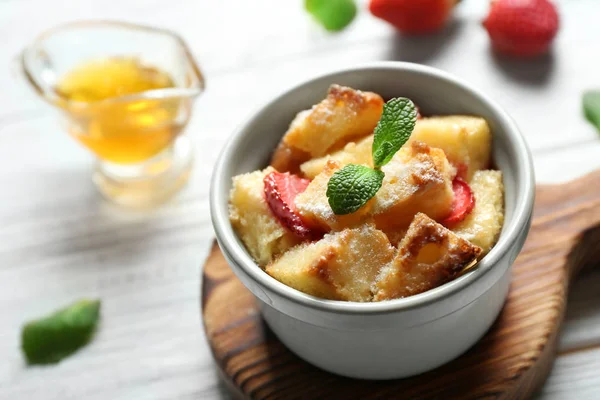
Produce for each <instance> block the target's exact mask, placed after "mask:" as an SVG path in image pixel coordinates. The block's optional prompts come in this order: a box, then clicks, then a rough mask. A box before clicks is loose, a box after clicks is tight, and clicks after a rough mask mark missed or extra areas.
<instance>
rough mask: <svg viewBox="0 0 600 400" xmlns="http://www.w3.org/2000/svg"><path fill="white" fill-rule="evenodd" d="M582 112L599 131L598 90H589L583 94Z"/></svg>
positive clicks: (599, 104) (599, 106)
mask: <svg viewBox="0 0 600 400" xmlns="http://www.w3.org/2000/svg"><path fill="white" fill-rule="evenodd" d="M583 112H584V114H585V117H586V118H587V120H588V121H590V122H591V123H592V124H594V126H595V127H596V129H598V132H600V90H589V91H587V92H585V93H584V94H583Z"/></svg>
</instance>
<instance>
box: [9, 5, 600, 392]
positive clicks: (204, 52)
mask: <svg viewBox="0 0 600 400" xmlns="http://www.w3.org/2000/svg"><path fill="white" fill-rule="evenodd" d="M485 3H486V2H476V1H468V0H465V1H464V2H463V5H462V6H461V9H460V12H459V19H461V20H463V21H464V22H463V23H462V24H460V25H458V26H457V28H455V29H454V30H451V31H450V33H451V35H450V37H449V38H448V39H441V38H439V37H438V38H435V37H434V38H430V39H403V38H400V37H398V36H397V35H395V34H394V33H393V32H392V31H391V29H389V28H388V27H387V26H386V25H384V24H382V23H380V22H379V21H376V20H375V19H373V18H371V17H370V16H368V15H367V14H365V13H363V14H362V15H361V16H360V18H359V19H358V20H357V22H356V24H354V25H353V26H352V27H351V28H350V30H348V31H347V32H344V33H343V34H341V35H333V36H328V35H324V34H323V33H322V32H321V31H320V30H318V29H317V28H315V27H314V25H312V24H311V23H310V21H309V20H307V18H306V17H305V15H304V14H303V13H302V11H301V10H300V6H299V4H300V2H295V3H293V2H283V1H281V0H261V1H258V0H256V1H253V2H248V1H241V0H240V1H223V2H218V4H217V3H215V2H205V1H192V0H172V1H168V2H166V1H163V0H151V1H148V0H126V1H124V0H121V1H119V2H106V1H90V0H71V1H61V2H53V3H50V2H47V1H46V0H21V1H14V0H5V1H2V2H0V34H2V37H3V41H2V43H0V61H2V62H0V89H1V90H2V91H1V93H0V144H1V145H0V160H2V161H3V162H4V164H3V166H4V168H0V186H1V187H2V188H3V198H2V202H1V203H0V204H1V205H2V206H1V207H0V220H2V221H3V223H2V225H0V315H2V316H3V319H2V321H0V339H2V340H0V354H2V355H3V357H2V359H0V398H4V397H7V398H27V399H34V400H35V399H65V398H66V399H70V398H73V399H75V398H77V399H79V398H86V399H106V398H111V399H163V398H164V399H172V398H176V399H187V398H190V399H191V398H216V397H217V396H219V394H220V393H221V389H220V387H219V385H218V383H217V379H216V375H215V373H214V370H213V366H212V362H211V359H210V355H209V351H208V349H207V347H206V344H205V342H204V338H203V336H202V333H201V326H200V320H199V309H198V301H199V300H198V276H199V271H198V268H199V265H200V264H201V261H202V259H203V257H204V255H205V254H206V251H207V249H208V247H209V245H210V241H211V238H212V228H211V227H210V222H209V216H208V206H207V199H206V196H207V190H208V177H209V175H210V170H211V166H212V163H213V162H214V159H215V157H216V153H217V152H216V149H217V148H219V147H220V146H221V145H222V144H223V143H224V141H225V140H226V137H227V135H228V134H229V133H230V132H231V131H232V130H233V129H234V128H235V126H236V125H237V124H238V123H239V122H240V121H241V120H242V119H243V118H244V117H245V116H247V115H248V113H250V112H251V111H252V110H253V109H254V108H255V107H256V106H257V105H258V104H260V103H261V102H263V101H265V100H267V99H268V98H269V97H270V96H271V95H272V94H274V93H277V92H280V91H282V90H283V89H285V88H287V87H289V86H291V85H292V84H294V83H296V82H297V81H300V80H302V79H304V78H306V77H309V76H311V75H313V74H316V73H319V72H321V71H323V70H325V69H331V68H334V67H339V66H345V65H351V64H355V63H360V62H367V61H375V60H389V59H401V60H408V61H417V62H422V63H425V64H430V65H433V66H437V67H440V68H444V69H446V70H448V71H450V72H453V73H455V74H457V75H458V76H460V77H463V78H465V79H467V80H469V81H471V82H473V83H474V84H475V85H477V86H479V87H480V88H481V89H483V90H485V91H486V92H488V93H489V94H490V95H492V96H493V97H495V98H497V99H498V101H499V102H500V103H502V104H503V105H504V106H505V107H506V108H507V109H508V110H509V112H510V113H511V114H512V115H513V116H514V117H515V119H516V120H517V122H518V123H519V125H520V126H521V127H522V129H523V131H524V133H525V135H526V136H527V139H528V141H529V143H530V145H531V146H532V148H533V149H534V151H535V163H536V173H537V176H538V178H539V180H540V181H543V182H553V181H561V180H566V179H571V178H573V177H576V176H578V175H580V174H582V173H584V172H587V171H589V170H591V169H593V168H597V167H600V157H598V154H600V153H598V150H600V144H599V141H598V140H597V136H596V133H595V132H594V131H593V129H592V128H591V127H590V126H588V125H587V123H586V122H585V121H584V120H583V118H582V117H581V115H580V109H579V108H580V105H579V101H580V95H581V91H582V90H583V89H585V88H588V87H592V86H594V85H596V84H597V79H596V75H597V73H596V69H597V68H596V66H595V65H594V63H592V62H589V58H590V57H591V56H590V55H593V54H595V49H596V43H595V41H596V40H595V39H596V38H597V37H598V34H599V33H600V26H598V25H597V24H596V22H595V16H596V15H597V12H595V11H597V10H598V8H597V7H598V6H597V5H595V3H594V2H593V0H585V1H584V0H580V1H578V2H565V1H563V2H561V4H562V8H563V16H564V29H563V31H562V32H561V36H560V37H559V41H558V43H557V48H556V52H555V57H554V59H553V63H552V68H551V69H548V70H549V72H548V71H546V73H545V78H544V79H540V78H539V75H540V74H542V73H544V72H545V70H546V68H545V67H544V66H543V65H541V64H539V63H518V64H517V63H506V62H499V61H498V60H496V59H494V58H493V57H492V56H491V55H490V53H489V52H488V51H487V38H486V37H485V33H484V32H483V31H482V29H481V28H480V26H479V23H478V21H479V20H480V19H481V16H482V15H483V13H484V12H485V9H486V5H485ZM32 10H34V11H35V12H33V11H32ZM89 17H95V18H100V17H102V18H121V19H122V18H126V19H129V20H132V21H137V22H141V23H147V24H152V25H162V26H165V27H168V28H172V29H176V30H178V31H179V32H181V33H182V34H183V35H184V37H185V38H186V39H187V40H188V41H189V42H190V44H191V46H192V48H193V51H194V53H195V54H196V56H197V58H198V59H199V60H200V61H201V64H202V65H203V66H204V67H205V70H206V72H207V78H208V91H207V92H206V94H205V96H203V97H202V98H201V99H200V100H199V102H198V105H197V107H196V112H195V117H194V120H193V122H192V124H191V125H190V127H189V133H190V134H191V136H192V137H193V138H194V140H195V142H196V147H197V151H196V153H197V160H199V163H198V165H197V168H196V171H195V175H194V176H193V178H192V182H191V184H190V186H189V187H188V188H187V189H186V191H185V192H184V193H182V194H181V196H179V197H178V198H177V199H176V200H175V201H173V202H172V203H171V204H169V205H167V206H165V207H163V208H161V209H159V210H157V211H155V212H151V213H131V212H126V211H123V210H119V209H117V208H115V207H112V206H110V205H107V204H105V203H103V202H101V201H99V198H98V196H97V194H96V193H95V192H94V190H93V188H92V186H91V183H90V181H89V174H90V173H91V159H90V157H89V156H88V155H87V154H86V152H85V151H82V150H81V149H80V148H78V146H77V145H76V144H75V143H73V142H72V141H71V139H70V138H68V137H67V136H66V135H65V134H64V132H62V131H61V129H60V127H59V126H58V124H57V123H56V121H55V118H54V116H53V114H52V113H51V112H50V110H48V108H47V107H45V105H44V104H43V103H41V102H39V101H36V100H35V99H34V97H33V96H32V95H31V93H29V92H27V90H26V89H24V87H23V86H22V84H21V83H20V82H17V81H15V79H14V77H11V76H10V75H9V73H10V70H9V68H10V64H9V61H10V59H11V57H12V56H13V55H14V54H16V53H17V52H18V51H19V49H20V48H22V46H24V45H25V44H26V43H27V42H28V41H29V40H31V39H32V38H33V37H34V36H35V34H36V33H37V31H39V30H42V29H45V28H47V27H50V26H52V25H55V24H57V23H59V22H61V21H66V20H72V19H78V18H89ZM23 21H27V23H23ZM32 27H35V29H33V28H32ZM240 32H243V33H244V34H240ZM574 43H576V45H574ZM507 64H508V65H507ZM249 99H250V100H249ZM563 148H564V149H563ZM592 276H593V277H592V278H588V279H584V280H582V281H580V283H578V284H577V285H576V287H575V288H576V294H574V295H573V296H572V298H571V299H570V302H571V303H570V307H569V312H568V315H567V321H566V325H565V331H564V334H563V337H562V340H561V348H562V349H563V350H568V349H573V348H578V347H580V346H582V345H589V344H595V343H596V342H597V341H598V340H599V339H600V332H599V331H598V329H597V326H599V323H598V322H600V321H599V319H600V314H599V313H598V312H597V311H596V310H597V306H596V305H595V304H594V302H597V300H596V299H597V291H598V284H600V278H598V274H596V275H592ZM79 296H101V297H102V298H103V299H104V317H103V324H102V328H101V330H100V333H99V337H98V338H97V340H95V341H94V342H93V343H92V344H91V345H90V346H89V347H88V348H86V349H85V350H84V351H82V352H81V353H79V354H77V355H76V356H74V357H73V358H71V359H69V360H66V361H65V362H63V363H62V364H60V365H58V366H56V367H52V368H33V369H25V367H24V366H23V362H22V360H21V356H20V354H19V351H18V339H19V337H18V334H19V327H20V325H21V323H22V322H23V321H24V320H27V319H29V318H32V317H36V316H38V315H41V314H44V313H45V312H47V311H49V310H52V309H54V308H56V307H57V306H60V305H61V304H65V303H68V302H70V301H72V300H73V299H74V298H77V297H79ZM596 358H598V353H597V352H585V351H584V352H581V353H575V354H570V355H565V356H562V357H561V358H560V359H559V362H558V364H557V368H555V370H554V371H553V376H552V378H551V380H550V381H549V383H548V385H547V386H546V387H545V388H544V391H543V393H542V394H543V398H545V399H561V398H567V397H568V395H569V394H572V393H578V394H580V393H581V394H582V395H589V396H591V397H587V398H598V396H600V379H599V378H597V373H592V372H590V371H593V370H594V368H595V369H596V370H597V368H598V365H597V362H596V361H595V359H596ZM594 396H596V397H594ZM578 398H580V397H578ZM582 398H583V397H582Z"/></svg>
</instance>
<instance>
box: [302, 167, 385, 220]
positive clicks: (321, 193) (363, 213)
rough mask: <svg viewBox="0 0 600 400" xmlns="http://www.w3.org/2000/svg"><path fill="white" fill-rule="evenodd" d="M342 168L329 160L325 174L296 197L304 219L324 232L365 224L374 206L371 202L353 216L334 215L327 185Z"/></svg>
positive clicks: (322, 173)
mask: <svg viewBox="0 0 600 400" xmlns="http://www.w3.org/2000/svg"><path fill="white" fill-rule="evenodd" d="M340 168H341V166H340V164H338V163H337V162H335V161H333V160H329V161H328V162H327V165H326V166H325V169H324V170H323V172H321V173H320V174H319V175H317V176H316V178H315V179H313V180H312V182H311V183H310V184H309V185H308V187H307V188H306V190H305V191H304V192H302V193H300V194H299V195H298V196H297V197H296V209H297V210H298V212H299V213H300V215H301V216H302V218H304V219H305V220H306V221H307V222H308V223H309V224H310V225H312V226H317V227H319V228H320V229H321V230H323V231H329V230H332V229H333V230H341V229H342V228H347V227H352V226H355V225H358V224H360V223H362V222H364V221H365V220H366V219H367V218H368V214H369V211H370V210H371V207H372V205H373V201H369V202H367V204H365V205H364V206H362V207H361V208H360V209H359V210H358V211H356V212H354V213H352V214H347V215H335V214H334V213H333V210H332V209H331V206H330V205H329V200H328V199H327V184H328V183H329V179H330V178H331V176H332V175H333V174H334V173H335V172H336V171H338V170H339V169H340Z"/></svg>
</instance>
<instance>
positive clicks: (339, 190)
mask: <svg viewBox="0 0 600 400" xmlns="http://www.w3.org/2000/svg"><path fill="white" fill-rule="evenodd" d="M383 177H384V173H383V172H381V171H379V170H375V169H372V168H369V167H365V166H364V165H355V164H348V165H346V166H345V167H344V168H342V169H340V170H339V171H336V172H335V173H334V174H333V176H332V177H331V178H330V179H329V183H328V185H327V192H326V195H327V200H328V201H329V205H330V206H331V209H332V210H333V212H334V214H336V215H345V214H351V213H353V212H355V211H356V210H358V209H359V208H361V207H362V206H363V205H365V203H366V202H367V201H369V199H371V198H372V197H373V196H375V194H376V193H377V191H378V190H379V188H380V187H381V184H382V182H383Z"/></svg>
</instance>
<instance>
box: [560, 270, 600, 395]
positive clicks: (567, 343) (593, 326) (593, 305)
mask: <svg viewBox="0 0 600 400" xmlns="http://www.w3.org/2000/svg"><path fill="white" fill-rule="evenodd" d="M598 293H600V262H599V263H598V265H596V267H595V269H592V270H590V271H585V272H583V273H582V274H581V276H580V277H579V278H578V279H577V280H576V281H575V282H574V284H573V287H572V288H571V292H570V295H569V302H568V307H567V315H566V317H565V322H564V326H563V331H562V335H561V337H560V344H559V349H560V352H569V351H575V350H579V349H585V348H589V347H593V346H596V347H598V348H600V312H599V310H600V296H599V295H598ZM599 385H600V381H599ZM599 389H600V388H599Z"/></svg>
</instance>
